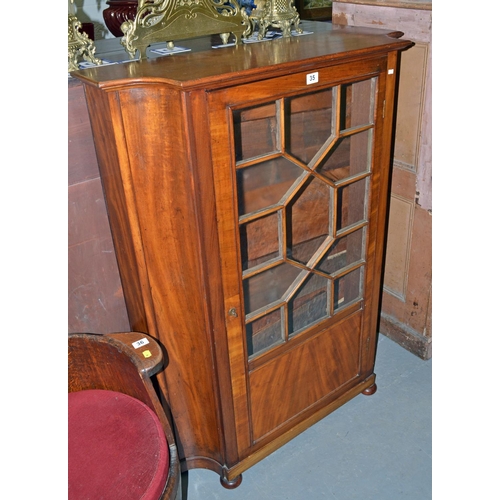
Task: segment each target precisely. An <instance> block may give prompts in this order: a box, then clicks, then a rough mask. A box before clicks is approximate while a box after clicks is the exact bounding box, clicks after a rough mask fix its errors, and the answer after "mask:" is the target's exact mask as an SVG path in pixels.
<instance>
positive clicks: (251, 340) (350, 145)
mask: <svg viewBox="0 0 500 500" xmlns="http://www.w3.org/2000/svg"><path fill="white" fill-rule="evenodd" d="M376 83H377V82H376V78H372V79H368V80H365V81H362V82H354V83H351V84H342V85H337V86H333V87H330V88H327V89H324V90H321V91H316V92H309V93H307V94H301V95H299V96H294V97H287V98H283V99H278V100H276V101H272V102H269V103H265V104H262V105H259V106H253V107H251V108H246V109H243V110H242V109H238V110H233V131H234V152H235V158H234V162H235V166H236V190H237V197H238V213H239V223H240V231H239V234H240V251H241V269H242V272H243V274H242V282H243V295H244V307H245V324H246V340H247V352H248V355H249V356H250V357H253V356H256V355H258V354H261V353H264V352H266V351H267V350H269V349H271V348H274V347H276V346H279V345H281V344H283V343H286V342H288V341H290V340H291V339H292V338H293V337H294V336H296V335H299V334H301V333H303V332H305V331H308V330H309V329H310V328H313V327H315V326H316V325H318V324H320V323H321V322H323V321H327V320H329V319H331V318H333V317H335V315H336V314H337V312H339V311H341V310H343V309H346V308H347V307H349V306H351V305H354V304H359V303H360V301H361V300H362V299H363V289H364V275H365V268H364V266H365V262H366V248H367V241H366V239H367V234H368V222H367V213H368V206H369V190H370V181H371V165H372V153H373V151H372V149H373V148H372V144H373V139H374V137H373V134H374V130H373V129H374V111H373V110H374V102H375V93H376V88H377V86H376Z"/></svg>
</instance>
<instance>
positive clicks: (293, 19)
mask: <svg viewBox="0 0 500 500" xmlns="http://www.w3.org/2000/svg"><path fill="white" fill-rule="evenodd" d="M255 4H256V5H257V8H255V9H254V10H253V11H252V12H251V14H250V20H251V21H252V25H253V28H254V30H257V29H258V31H259V33H258V38H259V40H262V39H263V38H264V36H265V34H266V31H267V30H268V29H269V28H279V29H281V32H282V35H283V38H287V37H290V36H292V33H291V32H292V26H294V27H295V31H296V32H297V33H302V28H299V23H300V17H299V13H298V11H297V9H296V8H295V6H294V5H293V0H255Z"/></svg>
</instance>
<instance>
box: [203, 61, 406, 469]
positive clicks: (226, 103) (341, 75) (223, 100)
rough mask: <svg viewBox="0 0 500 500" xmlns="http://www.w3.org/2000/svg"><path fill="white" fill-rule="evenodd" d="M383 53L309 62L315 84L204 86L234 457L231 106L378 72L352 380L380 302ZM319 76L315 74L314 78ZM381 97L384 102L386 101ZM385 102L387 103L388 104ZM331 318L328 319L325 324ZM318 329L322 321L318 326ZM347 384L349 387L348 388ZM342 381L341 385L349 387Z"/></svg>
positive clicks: (298, 76) (236, 265) (236, 387)
mask: <svg viewBox="0 0 500 500" xmlns="http://www.w3.org/2000/svg"><path fill="white" fill-rule="evenodd" d="M389 60H390V63H389V68H390V69H391V70H392V71H391V72H390V73H389V75H394V74H395V73H396V67H395V65H396V62H397V61H396V58H395V54H393V53H391V54H389ZM387 68H388V58H387V57H386V56H379V57H373V58H366V59H359V60H356V61H354V62H349V63H344V64H337V65H330V66H324V67H321V66H319V65H318V67H315V68H314V72H317V74H318V76H319V80H318V83H316V84H314V85H309V84H308V83H307V81H308V78H309V75H310V74H311V73H312V72H313V71H312V70H307V71H301V72H298V73H295V74H292V75H287V76H281V77H276V78H272V79H269V80H263V81H259V82H254V83H248V84H243V85H239V86H235V87H230V88H226V89H222V90H217V91H213V92H208V95H207V105H208V110H209V111H208V113H209V121H210V128H211V134H210V135H211V137H212V143H211V150H212V162H213V171H214V188H215V198H216V212H217V221H218V233H219V234H218V236H219V244H220V255H221V270H222V282H223V294H224V300H223V303H224V312H225V321H226V335H227V342H228V349H229V368H230V372H231V381H232V397H233V405H234V413H235V421H236V434H237V447H238V454H239V456H240V460H241V459H242V458H244V457H245V456H246V455H248V453H249V452H250V451H252V448H254V443H253V442H252V436H251V422H250V419H249V405H250V400H249V399H250V394H249V387H248V373H249V361H248V356H247V352H246V341H245V334H244V315H245V311H244V307H243V291H242V284H241V263H240V247H239V232H238V223H237V221H238V207H237V203H236V202H235V200H236V193H237V189H236V178H235V177H236V176H235V163H234V158H235V154H234V145H233V140H232V137H233V136H232V132H233V131H232V118H231V114H232V110H233V109H237V108H244V107H250V106H253V105H257V104H259V103H265V102H270V101H273V100H276V99H280V98H283V97H289V96H293V95H298V94H302V93H307V92H312V91H316V90H322V89H325V88H328V87H332V86H334V85H340V84H345V83H352V82H355V81H361V80H366V79H369V78H372V77H377V79H378V83H377V86H378V88H377V92H376V105H375V110H374V113H375V116H374V140H373V144H374V151H373V153H372V154H373V163H372V172H371V174H370V178H371V181H370V182H371V189H370V192H371V200H370V202H369V216H368V220H369V221H370V222H369V233H370V236H369V237H368V241H367V249H366V252H367V263H366V270H365V287H364V297H365V298H364V299H363V301H362V306H361V308H362V309H364V310H365V311H364V313H363V318H362V324H361V330H362V334H361V335H362V343H361V344H360V345H362V346H363V347H362V348H360V351H361V352H360V353H359V356H360V363H359V366H360V371H359V382H360V383H361V382H363V380H365V379H366V378H367V377H369V376H370V375H371V374H372V373H373V364H374V354H375V341H376V319H377V313H376V307H377V306H378V301H379V288H380V274H381V272H380V267H381V264H382V253H383V252H382V251H383V243H384V233H385V231H384V229H385V228H384V226H385V217H386V206H387V200H386V199H385V198H386V197H387V189H386V187H385V186H386V185H387V182H388V173H389V155H390V148H388V147H387V143H390V131H391V128H392V98H393V97H392V96H393V91H394V83H392V84H391V85H389V86H387V84H386V79H387V73H388V71H387ZM317 78H318V77H317ZM386 101H391V103H390V105H388V104H387V102H386ZM389 108H390V109H389ZM336 322H337V317H335V319H332V320H330V325H329V326H328V327H326V329H328V328H330V326H331V325H333V324H335V323H336ZM322 329H325V327H322ZM351 388H352V387H351ZM348 389H349V387H347V388H346V390H348Z"/></svg>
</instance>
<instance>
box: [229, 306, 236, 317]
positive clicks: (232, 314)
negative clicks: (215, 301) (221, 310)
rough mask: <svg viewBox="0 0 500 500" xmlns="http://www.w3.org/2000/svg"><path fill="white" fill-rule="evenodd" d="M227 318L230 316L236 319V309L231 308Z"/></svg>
mask: <svg viewBox="0 0 500 500" xmlns="http://www.w3.org/2000/svg"><path fill="white" fill-rule="evenodd" d="M228 314H229V316H232V317H233V318H237V317H238V313H237V312H236V307H231V309H229V311H228Z"/></svg>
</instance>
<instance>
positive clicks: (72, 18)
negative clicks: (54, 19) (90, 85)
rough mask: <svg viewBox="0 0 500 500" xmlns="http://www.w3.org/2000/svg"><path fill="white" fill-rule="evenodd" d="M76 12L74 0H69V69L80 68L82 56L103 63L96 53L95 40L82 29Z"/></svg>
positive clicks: (89, 60)
mask: <svg viewBox="0 0 500 500" xmlns="http://www.w3.org/2000/svg"><path fill="white" fill-rule="evenodd" d="M75 14H76V7H75V4H74V3H73V0H68V71H76V70H77V69H79V68H78V60H79V59H80V57H82V58H83V59H84V60H85V61H88V62H92V63H94V64H102V61H101V60H100V59H98V58H97V57H95V55H94V54H95V49H96V48H95V45H94V42H93V41H92V40H91V39H90V38H89V37H88V35H87V33H84V32H83V31H82V23H81V22H80V21H79V20H78V18H77V17H76V15H75Z"/></svg>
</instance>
